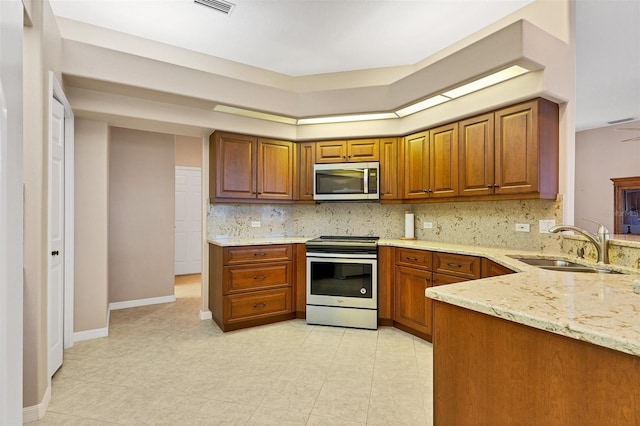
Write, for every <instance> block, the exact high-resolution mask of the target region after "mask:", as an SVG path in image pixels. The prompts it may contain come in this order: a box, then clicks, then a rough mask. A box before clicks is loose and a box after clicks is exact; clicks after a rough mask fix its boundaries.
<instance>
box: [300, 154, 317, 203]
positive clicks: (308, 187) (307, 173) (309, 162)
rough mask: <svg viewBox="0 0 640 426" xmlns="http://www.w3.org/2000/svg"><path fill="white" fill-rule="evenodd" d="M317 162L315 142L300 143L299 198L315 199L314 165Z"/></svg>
mask: <svg viewBox="0 0 640 426" xmlns="http://www.w3.org/2000/svg"><path fill="white" fill-rule="evenodd" d="M315 162H316V144H315V142H305V143H299V144H298V200H301V201H313V165H314V164H315Z"/></svg>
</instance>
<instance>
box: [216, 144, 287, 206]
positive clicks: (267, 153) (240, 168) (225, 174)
mask: <svg viewBox="0 0 640 426" xmlns="http://www.w3.org/2000/svg"><path fill="white" fill-rule="evenodd" d="M209 140H210V144H211V146H210V165H211V172H210V196H211V198H213V199H248V200H293V186H294V185H293V166H294V158H295V154H294V147H295V145H294V144H293V143H292V142H288V141H278V140H272V139H263V138H256V137H254V136H247V135H238V134H234V133H224V132H214V133H213V134H212V135H211V137H210V139H209Z"/></svg>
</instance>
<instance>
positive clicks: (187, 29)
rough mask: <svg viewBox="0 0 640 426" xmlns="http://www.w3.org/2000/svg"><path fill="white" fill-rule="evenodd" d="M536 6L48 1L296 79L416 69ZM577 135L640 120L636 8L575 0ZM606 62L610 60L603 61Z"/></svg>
mask: <svg viewBox="0 0 640 426" xmlns="http://www.w3.org/2000/svg"><path fill="white" fill-rule="evenodd" d="M532 1H533V0H460V1H455V0H448V1H445V0H350V1H344V0H342V1H341V0H235V1H233V3H235V4H236V6H235V7H234V9H233V11H232V13H231V14H230V15H225V14H222V13H220V12H218V11H215V10H212V9H209V8H207V7H205V6H202V5H200V4H196V3H194V2H193V0H50V2H51V5H52V8H53V11H54V13H55V14H56V15H58V16H62V17H65V18H69V19H74V20H78V21H82V22H86V23H89V24H92V25H96V26H100V27H105V28H109V29H112V30H116V31H121V32H125V33H129V34H133V35H136V36H139V37H143V38H148V39H152V40H156V41H159V42H163V43H167V44H170V45H174V46H178V47H182V48H185V49H190V50H194V51H198V52H202V53H206V54H209V55H212V56H216V57H220V58H224V59H228V60H232V61H236V62H240V63H244V64H248V65H253V66H256V67H259V68H263V69H267V70H271V71H276V72H280V73H283V74H287V75H291V76H301V75H310V74H321V73H329V72H340V71H349V70H358V69H368V68H378V67H389V66H397V65H410V64H415V63H417V62H419V61H421V60H422V59H425V58H426V57H428V56H430V55H432V54H433V53H436V52H438V51H439V50H441V49H442V48H444V47H446V46H448V45H450V44H452V43H454V42H456V41H458V40H461V39H462V38H464V37H466V36H468V35H470V34H472V33H474V32H475V31H477V30H479V29H481V28H483V27H485V26H487V25H488V24H490V23H492V22H495V21H497V20H498V19H500V18H502V17H504V16H506V15H508V14H510V13H511V12H513V11H515V10H517V9H519V8H521V7H523V6H525V5H527V4H529V3H531V2H532ZM576 21H577V24H576V26H577V29H576V33H577V42H576V44H577V53H576V57H577V64H578V65H577V89H576V91H577V120H576V127H577V129H578V130H580V129H586V128H593V127H601V126H604V125H606V122H607V121H611V120H616V119H620V118H626V117H633V118H638V117H639V116H640V77H639V76H640V2H639V1H638V0H622V1H612V0H595V1H590V0H578V1H577V5H576ZM603 58H605V59H604V60H603Z"/></svg>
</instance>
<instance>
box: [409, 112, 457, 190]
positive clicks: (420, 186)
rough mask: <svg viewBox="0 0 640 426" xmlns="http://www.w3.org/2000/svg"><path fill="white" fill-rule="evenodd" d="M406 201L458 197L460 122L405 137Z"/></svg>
mask: <svg viewBox="0 0 640 426" xmlns="http://www.w3.org/2000/svg"><path fill="white" fill-rule="evenodd" d="M403 148H404V151H403V154H404V174H403V176H404V198H405V199H409V200H411V199H414V200H415V199H428V198H440V197H454V196H456V195H457V194H458V123H452V124H447V125H445V126H440V127H437V128H435V129H431V130H429V131H425V132H420V133H416V134H413V135H410V136H407V137H405V138H404V144H403Z"/></svg>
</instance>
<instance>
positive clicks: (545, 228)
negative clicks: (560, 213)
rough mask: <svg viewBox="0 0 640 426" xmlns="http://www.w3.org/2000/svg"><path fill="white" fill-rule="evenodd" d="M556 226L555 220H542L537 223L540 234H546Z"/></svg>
mask: <svg viewBox="0 0 640 426" xmlns="http://www.w3.org/2000/svg"><path fill="white" fill-rule="evenodd" d="M554 226H556V221H555V219H542V220H539V221H538V229H539V231H540V233H541V234H548V233H549V228H553V227H554Z"/></svg>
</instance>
